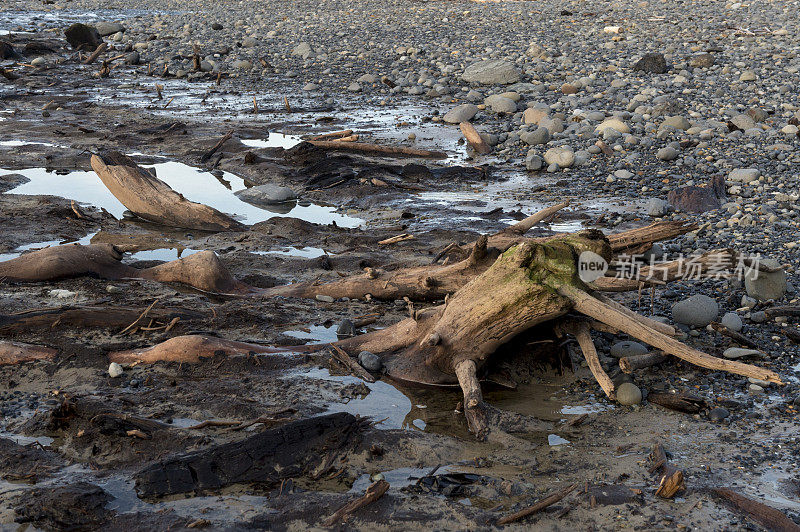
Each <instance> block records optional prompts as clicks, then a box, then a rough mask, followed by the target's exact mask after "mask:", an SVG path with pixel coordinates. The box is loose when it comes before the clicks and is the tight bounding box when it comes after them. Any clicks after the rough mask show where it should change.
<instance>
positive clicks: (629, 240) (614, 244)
mask: <svg viewBox="0 0 800 532" xmlns="http://www.w3.org/2000/svg"><path fill="white" fill-rule="evenodd" d="M697 227H698V226H697V224H692V223H684V222H681V221H676V220H665V221H662V222H656V223H653V224H650V225H648V226H645V227H639V228H637V229H631V230H629V231H624V232H622V233H617V234H614V235H608V241H609V243H610V244H611V249H612V250H613V251H614V252H615V253H617V254H623V253H625V254H628V255H635V254H637V253H643V252H644V251H647V250H648V249H649V248H650V246H651V245H652V244H653V242H659V241H661V240H668V239H670V238H675V237H676V236H679V235H682V234H684V233H688V232H690V231H694V230H696V229H697Z"/></svg>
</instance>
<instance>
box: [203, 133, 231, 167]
mask: <svg viewBox="0 0 800 532" xmlns="http://www.w3.org/2000/svg"><path fill="white" fill-rule="evenodd" d="M232 136H233V130H232V129H231V130H230V131H228V132H227V133H225V136H224V137H222V138H221V139H219V142H217V143H216V144H214V146H213V147H212V148H211V149H210V150H208V151H207V152H205V153H204V154H203V156H202V157H200V162H203V163H204V162H206V161H207V160H209V159H210V158H211V156H212V155H214V154H215V153H216V152H217V150H218V149H220V148H221V147H222V145H223V144H225V143H226V142H228V139H230V138H231V137H232Z"/></svg>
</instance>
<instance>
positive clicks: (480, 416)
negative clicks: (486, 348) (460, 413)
mask: <svg viewBox="0 0 800 532" xmlns="http://www.w3.org/2000/svg"><path fill="white" fill-rule="evenodd" d="M454 371H455V374H456V378H457V379H458V384H459V385H460V386H461V390H462V392H463V393H464V415H465V416H466V418H467V426H468V427H469V430H470V432H472V433H473V434H474V435H475V437H476V438H477V439H479V440H484V439H486V436H487V435H488V434H489V420H488V415H487V412H486V404H485V403H484V402H483V393H482V392H481V384H480V382H479V381H478V375H477V366H476V365H475V362H473V361H472V360H462V361H461V362H459V363H457V364H456V366H455V370H454Z"/></svg>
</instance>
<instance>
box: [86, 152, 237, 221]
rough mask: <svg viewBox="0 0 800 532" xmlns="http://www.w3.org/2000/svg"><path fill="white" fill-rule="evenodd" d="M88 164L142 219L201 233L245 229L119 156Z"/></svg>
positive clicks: (97, 157)
mask: <svg viewBox="0 0 800 532" xmlns="http://www.w3.org/2000/svg"><path fill="white" fill-rule="evenodd" d="M91 164H92V170H94V171H95V173H97V175H98V176H99V177H100V180H101V181H102V182H103V184H104V185H105V186H106V187H107V188H108V190H109V191H111V193H112V194H113V195H114V196H116V198H117V199H118V200H119V201H120V203H122V204H123V205H125V207H127V208H128V210H130V211H131V212H133V213H134V214H135V215H136V216H138V217H140V218H142V219H143V220H147V221H149V222H154V223H157V224H162V225H168V226H171V227H182V228H185V229H198V230H202V231H236V230H241V229H243V228H244V225H243V224H241V223H240V222H237V221H236V220H234V219H233V218H231V217H230V216H228V215H227V214H223V213H221V212H220V211H218V210H216V209H214V208H212V207H209V206H208V205H203V204H202V203H195V202H193V201H189V200H187V199H186V198H184V197H183V196H182V195H181V194H178V193H177V192H175V191H174V190H172V188H170V186H169V185H167V184H166V183H164V182H163V181H161V180H160V179H158V178H157V177H155V176H154V175H153V174H151V173H150V172H148V171H147V170H145V169H144V168H141V167H140V166H138V165H137V164H136V163H135V162H133V160H131V158H130V157H128V156H126V155H123V154H122V153H119V152H106V153H102V154H99V155H92V159H91Z"/></svg>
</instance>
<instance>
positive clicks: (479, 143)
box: [458, 122, 492, 155]
mask: <svg viewBox="0 0 800 532" xmlns="http://www.w3.org/2000/svg"><path fill="white" fill-rule="evenodd" d="M458 126H459V128H461V133H462V134H463V135H464V138H465V139H467V142H469V145H470V146H472V149H474V150H475V151H476V152H477V153H480V154H481V155H486V154H487V153H490V152H491V151H492V148H490V147H489V145H488V144H486V141H485V140H483V137H481V134H480V133H478V130H477V129H475V126H473V125H472V124H470V123H469V122H461V123H460V124H459V125H458Z"/></svg>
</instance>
